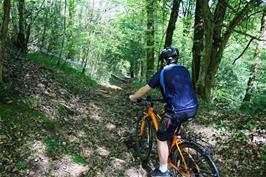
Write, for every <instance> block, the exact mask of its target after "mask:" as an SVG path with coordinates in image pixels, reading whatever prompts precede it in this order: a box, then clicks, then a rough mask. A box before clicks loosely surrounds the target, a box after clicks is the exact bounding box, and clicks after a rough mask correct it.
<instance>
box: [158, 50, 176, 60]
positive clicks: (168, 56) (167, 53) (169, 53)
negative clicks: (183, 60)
mask: <svg viewBox="0 0 266 177" xmlns="http://www.w3.org/2000/svg"><path fill="white" fill-rule="evenodd" d="M178 57H179V51H178V49H177V48H174V47H166V48H165V49H163V50H162V51H161V53H160V57H159V60H160V61H163V59H165V60H172V59H174V60H177V59H178Z"/></svg>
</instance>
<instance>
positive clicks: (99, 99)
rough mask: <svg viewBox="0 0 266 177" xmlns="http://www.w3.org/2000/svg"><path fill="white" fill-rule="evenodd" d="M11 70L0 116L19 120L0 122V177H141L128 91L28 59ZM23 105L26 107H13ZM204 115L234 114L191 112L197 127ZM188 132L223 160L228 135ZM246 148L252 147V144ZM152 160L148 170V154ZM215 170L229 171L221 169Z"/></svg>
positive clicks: (204, 129) (212, 128) (200, 129)
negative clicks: (9, 92)
mask: <svg viewBox="0 0 266 177" xmlns="http://www.w3.org/2000/svg"><path fill="white" fill-rule="evenodd" d="M19 65H20V66H19V67H18V68H22V69H20V70H17V69H16V68H10V69H9V70H10V71H12V72H13V73H14V76H15V77H14V78H13V80H14V83H15V86H14V89H15V91H16V92H17V93H18V94H19V97H18V98H19V99H20V100H16V101H14V100H12V99H11V100H9V99H7V98H6V100H5V102H6V103H7V104H1V102H0V113H1V107H4V108H5V107H7V109H10V111H9V112H8V111H7V113H8V114H10V115H11V116H13V114H12V112H17V114H16V115H17V120H16V122H17V121H21V124H16V123H12V122H11V123H10V118H11V117H10V118H8V117H7V119H6V120H5V118H4V119H3V122H2V120H1V121H0V128H1V132H0V150H1V152H3V153H2V154H0V159H2V161H0V162H1V163H3V167H4V168H3V169H4V171H1V170H0V171H1V172H0V176H3V177H10V176H32V177H46V176H47V177H51V176H55V177H66V176H70V177H78V176H87V177H122V176H125V177H145V176H147V172H146V170H144V169H143V168H142V166H141V165H140V161H139V160H138V159H137V158H136V157H135V155H134V153H135V151H134V149H133V148H131V147H132V144H130V143H129V138H130V132H131V130H134V128H135V124H134V122H135V120H136V116H137V113H138V111H139V110H141V109H142V108H141V107H139V106H136V105H134V104H132V103H130V102H129V100H128V95H129V94H130V93H132V92H133V90H132V88H130V86H128V85H124V84H118V86H115V85H97V86H96V87H91V86H88V85H86V84H84V82H83V81H81V80H79V79H77V78H76V77H74V76H72V75H69V74H66V73H64V72H62V71H58V70H54V69H52V68H50V67H47V66H45V65H40V64H36V63H34V62H32V61H23V62H22V63H19ZM16 99H17V98H16ZM14 102H18V103H16V104H15V103H14ZM24 104H26V105H29V106H30V109H28V108H27V109H26V108H23V109H17V108H19V107H18V106H21V105H24ZM8 105H9V106H8ZM11 108H12V109H14V110H11ZM158 108H159V107H158ZM34 111H38V112H42V113H43V114H44V116H42V115H39V114H35V113H34ZM29 112H32V113H29ZM0 116H1V114H0ZM4 116H5V115H4ZM236 116H238V115H236ZM13 117H14V116H13ZM13 117H12V118H13ZM212 117H215V118H216V119H217V120H218V119H221V120H222V119H224V117H232V118H233V117H234V115H224V114H221V113H219V112H215V111H212V112H209V113H208V114H205V113H203V114H200V115H198V118H197V119H198V120H202V121H203V122H204V121H208V120H209V119H210V118H212ZM233 120H234V119H233ZM14 122H15V119H14ZM23 122H26V124H25V125H24V123H23ZM2 123H3V125H4V126H1V125H2ZM225 123H229V122H225ZM239 123H240V124H241V121H240V122H239ZM189 127H191V129H193V130H195V132H196V134H198V135H200V136H201V137H204V140H205V141H207V142H209V143H211V144H212V145H213V146H214V147H215V149H216V150H218V151H220V152H222V153H220V154H219V155H218V156H217V157H216V159H218V160H219V161H220V162H223V161H224V159H223V158H222V156H223V155H224V152H227V151H226V148H227V147H226V146H222V148H221V147H219V149H218V146H219V144H217V142H223V143H225V142H227V138H228V137H229V136H230V135H229V134H228V133H227V131H225V130H222V129H218V127H217V125H214V124H211V125H207V126H204V125H202V124H198V123H196V122H195V121H193V122H190V123H189ZM264 133H265V132H264ZM2 145H3V146H2ZM236 145H237V144H236ZM247 145H248V147H249V148H250V147H253V144H251V145H249V144H247ZM10 147H11V148H10ZM233 153H235V152H233ZM152 159H153V163H151V166H152V167H154V166H155V165H156V162H157V156H156V152H155V156H153V158H152ZM232 163H234V161H233V162H232ZM1 168H2V167H0V169H1ZM222 168H224V169H223V170H225V169H226V168H230V167H226V164H222ZM221 170H222V169H221ZM224 176H226V175H224ZM229 176H230V175H229Z"/></svg>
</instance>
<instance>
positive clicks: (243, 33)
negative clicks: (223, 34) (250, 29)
mask: <svg viewBox="0 0 266 177" xmlns="http://www.w3.org/2000/svg"><path fill="white" fill-rule="evenodd" d="M222 26H223V27H226V28H229V26H228V25H226V24H223V25H222ZM233 31H234V32H236V33H238V34H242V35H244V36H248V37H250V38H253V39H256V40H258V41H265V40H264V39H260V38H259V37H256V36H253V35H251V34H248V33H245V32H243V31H240V30H236V29H233Z"/></svg>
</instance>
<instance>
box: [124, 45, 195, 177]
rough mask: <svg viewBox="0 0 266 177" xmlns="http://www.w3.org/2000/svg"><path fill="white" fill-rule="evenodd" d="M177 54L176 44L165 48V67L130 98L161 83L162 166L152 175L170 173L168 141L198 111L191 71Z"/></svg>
mask: <svg viewBox="0 0 266 177" xmlns="http://www.w3.org/2000/svg"><path fill="white" fill-rule="evenodd" d="M178 58H179V51H178V49H177V48H173V47H167V48H165V49H163V50H162V51H161V53H160V56H159V60H160V61H161V62H163V65H164V67H163V69H161V70H160V71H158V72H156V73H155V74H154V75H153V76H152V77H151V79H150V81H149V82H148V84H146V85H145V86H143V87H142V88H140V89H139V90H138V91H136V92H135V93H134V94H133V95H130V96H129V99H130V100H131V101H133V102H135V101H137V99H138V98H140V97H142V96H144V95H145V94H146V93H148V92H149V91H150V90H152V89H153V88H158V87H159V88H160V90H161V93H162V96H163V98H164V100H165V102H166V105H165V112H164V113H163V115H162V121H161V123H160V126H159V130H158V132H157V133H156V136H157V146H158V156H159V162H160V166H159V168H156V169H155V170H154V171H153V172H152V173H151V174H150V175H151V176H152V177H165V176H166V177H167V176H169V171H168V167H167V159H168V154H169V149H168V144H167V141H168V140H169V141H170V140H171V139H172V137H173V135H174V132H175V130H176V128H177V126H178V123H180V122H184V121H186V120H188V119H190V118H192V117H194V116H195V115H196V113H197V108H198V101H197V98H196V94H195V92H194V91H193V88H192V83H191V79H190V74H189V71H188V70H187V69H186V68H185V67H184V66H182V65H179V64H177V61H178Z"/></svg>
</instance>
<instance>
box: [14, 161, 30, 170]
mask: <svg viewBox="0 0 266 177" xmlns="http://www.w3.org/2000/svg"><path fill="white" fill-rule="evenodd" d="M15 166H16V168H17V169H18V170H24V169H26V168H27V164H26V163H25V162H17V163H16V164H15Z"/></svg>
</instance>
